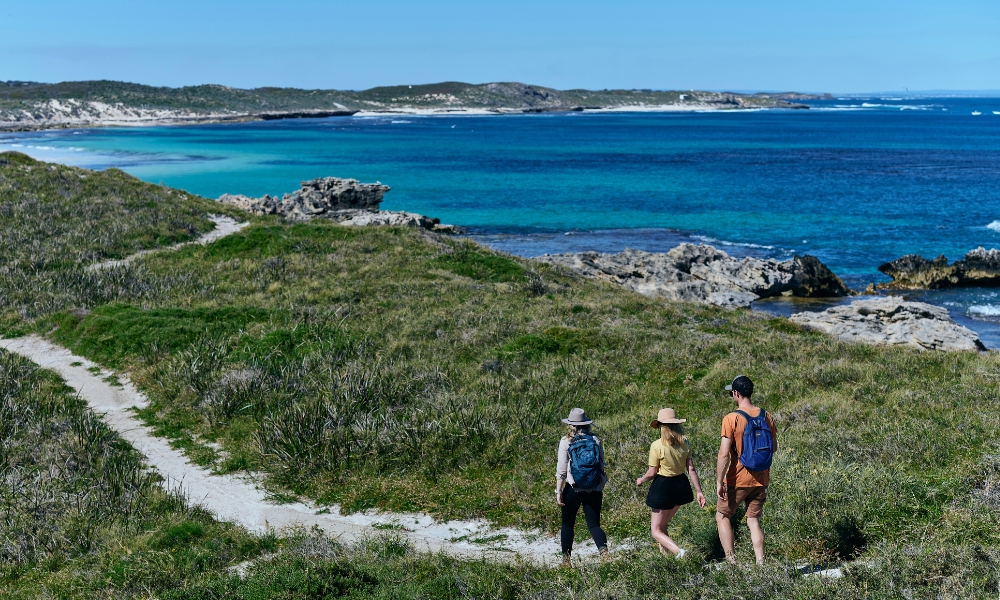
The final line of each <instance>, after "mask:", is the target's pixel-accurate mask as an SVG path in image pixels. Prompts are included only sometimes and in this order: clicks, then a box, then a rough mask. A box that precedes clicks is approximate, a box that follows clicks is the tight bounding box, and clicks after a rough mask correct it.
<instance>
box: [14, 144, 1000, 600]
mask: <svg viewBox="0 0 1000 600" xmlns="http://www.w3.org/2000/svg"><path fill="white" fill-rule="evenodd" d="M0 158H2V160H0V191H2V193H0V215H4V217H5V218H3V219H0V240H8V239H10V240H16V241H17V243H16V244H5V245H0V311H2V312H0V315H2V316H0V336H3V337H6V338H11V337H15V336H22V335H26V334H35V335H41V336H45V337H46V338H47V339H48V340H50V341H51V342H54V343H58V344H60V345H62V346H65V347H67V348H70V349H71V350H72V351H73V352H74V353H75V354H77V355H79V356H82V357H84V358H86V359H89V360H92V361H94V362H95V363H96V364H97V366H95V367H94V369H95V371H97V372H100V373H101V376H102V377H105V380H106V381H109V382H111V383H113V382H115V381H118V378H121V377H124V376H128V378H129V380H130V381H131V382H132V383H134V384H135V385H136V386H137V387H138V388H139V389H141V390H142V391H143V392H145V393H146V394H147V396H148V399H149V404H148V406H147V407H146V408H143V409H141V410H139V411H137V412H136V413H135V415H136V418H139V419H142V421H143V422H144V423H146V424H147V425H148V426H150V427H151V428H152V429H153V430H154V431H155V432H156V435H159V436H162V437H164V438H168V439H169V440H170V441H171V443H172V444H173V445H174V446H175V447H176V448H180V449H182V450H183V451H184V452H185V453H186V455H187V456H188V457H189V459H190V460H191V461H193V462H194V463H196V464H199V465H202V466H204V467H207V468H210V469H212V471H213V472H214V473H217V474H224V473H228V474H233V475H240V476H250V475H254V474H256V475H255V476H256V477H258V478H259V480H260V482H261V485H262V486H263V487H264V488H265V489H266V490H267V491H268V493H269V494H271V497H272V498H273V499H274V501H275V502H279V503H287V502H293V501H295V500H297V499H305V500H311V501H314V502H316V503H318V504H319V505H321V506H330V507H331V510H333V507H334V505H339V506H340V507H341V508H342V509H343V510H344V511H346V512H351V511H360V510H365V509H378V510H384V511H404V512H422V513H425V514H429V515H433V516H434V517H436V518H440V519H449V518H460V519H475V518H482V519H486V520H488V521H489V522H490V523H493V524H497V525H506V526H510V527H516V528H518V529H520V530H527V531H540V532H542V533H548V534H551V533H553V532H555V531H556V530H557V529H558V526H559V517H558V514H559V512H558V507H557V506H556V504H555V502H554V497H553V487H554V478H553V474H554V460H555V448H556V444H557V442H558V439H559V438H560V436H561V435H563V434H564V433H565V428H564V426H563V425H562V424H561V423H560V422H559V419H560V418H561V417H564V416H565V415H566V414H567V412H568V410H569V409H570V408H572V407H574V406H582V407H585V408H586V409H587V411H588V412H589V413H592V415H593V416H594V417H595V419H596V427H597V430H596V431H597V433H598V434H599V435H600V436H601V439H602V440H603V442H604V444H605V447H606V452H607V457H608V472H609V476H610V483H609V485H608V488H607V489H606V492H605V501H604V513H603V523H604V525H605V527H606V529H607V530H608V533H609V535H610V536H611V538H612V540H613V542H614V544H615V545H614V546H613V553H614V555H615V557H616V558H620V560H615V561H613V562H611V563H609V564H605V565H601V566H599V567H598V566H597V565H588V564H584V566H583V567H580V568H574V569H568V570H562V571H560V570H554V569H546V568H542V567H539V566H537V565H532V564H529V563H516V564H509V563H514V561H513V559H512V560H510V561H509V563H508V564H503V565H501V564H500V563H496V562H494V561H491V560H489V559H486V558H483V559H467V558H459V557H445V556H440V555H429V554H425V553H421V552H419V551H416V550H415V549H414V548H413V547H412V546H408V545H407V544H406V543H405V541H403V538H401V537H399V533H400V532H404V533H405V530H406V528H407V527H408V526H412V525H411V524H412V521H411V522H409V523H408V522H406V521H404V520H400V521H399V522H398V523H396V524H393V525H386V526H384V527H383V528H381V529H373V530H372V538H371V539H370V540H368V541H366V542H364V543H359V544H354V545H351V544H347V543H346V542H343V541H338V540H333V539H329V538H324V537H323V536H321V535H315V534H306V533H305V532H301V531H300V532H286V531H281V532H273V533H271V534H268V535H264V536H259V535H251V534H249V533H248V532H247V531H246V530H245V529H243V528H241V527H238V526H235V525H232V524H225V523H220V522H219V521H217V520H215V519H214V518H213V517H212V515H211V514H208V513H206V512H204V511H202V510H199V509H197V508H195V507H192V505H191V502H192V501H197V498H195V499H185V498H184V497H183V496H181V495H179V494H177V493H174V492H171V491H170V490H164V489H163V488H162V487H161V486H159V485H157V479H156V477H155V476H153V475H150V474H149V473H148V472H146V471H145V470H144V469H143V464H142V459H141V457H140V456H138V455H137V454H136V453H135V451H134V450H133V449H132V448H131V447H130V446H129V445H128V443H127V442H125V441H124V440H123V439H122V438H120V437H118V436H117V434H116V433H115V432H114V431H111V430H109V429H108V428H107V427H106V426H105V424H104V423H103V421H102V420H101V419H99V418H96V417H95V416H94V414H93V413H92V412H90V411H89V410H88V409H87V408H86V406H85V405H83V404H82V401H81V400H80V399H79V398H77V397H76V396H74V395H72V394H70V393H68V392H67V389H66V388H65V387H64V386H62V385H61V383H60V380H59V379H58V377H57V376H56V375H55V374H54V373H52V372H49V371H43V370H39V369H37V368H36V367H35V366H33V365H32V364H30V363H28V362H27V361H25V360H23V359H21V358H19V357H18V356H14V355H12V354H9V353H7V352H5V351H0V450H2V452H0V468H2V469H3V471H2V473H3V479H2V481H3V485H2V486H0V503H2V505H3V506H4V514H5V518H4V520H3V523H0V534H2V536H3V538H2V539H3V540H4V542H3V544H0V557H3V560H2V561H0V589H2V590H3V592H2V593H0V595H2V596H4V597H11V598H37V597H60V598H88V599H89V598H148V597H151V596H155V597H159V598H165V599H167V598H169V599H180V598H213V597H235V598H251V597H253V598H257V597H286V598H303V599H304V598H328V597H373V598H378V597H383V598H390V597H391V598H402V597H412V598H461V597H503V598H538V597H545V596H549V595H551V594H552V593H553V590H557V591H558V593H559V594H565V593H566V592H567V591H568V592H569V593H570V594H571V595H574V596H576V597H620V596H621V595H622V594H621V591H622V590H629V592H628V596H629V597H635V598H650V599H651V598H662V597H663V596H664V595H668V596H670V597H677V598H705V597H732V596H735V595H739V596H743V597H760V596H767V597H788V598H792V597H796V598H835V597H836V598H844V597H850V598H861V597H896V596H899V595H901V593H900V590H907V593H906V594H905V595H906V596H907V597H911V596H912V597H919V598H925V597H928V598H930V597H992V596H995V594H996V591H997V581H996V569H997V567H996V565H997V561H998V560H1000V559H998V556H1000V555H998V553H997V550H996V549H997V548H998V547H1000V535H998V533H997V532H998V531H1000V517H998V512H997V510H996V509H997V507H998V506H1000V462H998V460H997V458H996V451H995V446H996V443H997V433H996V432H997V431H998V430H1000V417H998V415H1000V410H997V408H998V406H997V397H998V391H1000V387H998V377H997V373H998V372H1000V358H998V357H997V356H996V354H995V353H979V352H954V353H947V354H945V353H929V352H924V353H921V352H917V351H913V350H909V349H905V348H884V347H870V346H860V345H852V344H846V343H843V342H840V341H837V340H836V339H834V338H832V337H830V336H827V335H824V334H820V333H815V332H810V331H806V330H804V329H802V328H800V327H799V326H797V325H795V324H793V323H791V322H789V321H788V320H787V319H779V318H770V317H767V316H764V315H761V314H758V313H753V312H750V311H746V310H726V309H723V308H717V307H711V306H703V305H697V304H691V303H684V302H674V301H670V300H664V299H656V298H649V297H645V296H642V295H639V294H637V293H635V292H632V291H630V290H626V289H623V288H621V287H618V286H615V285H613V284H610V283H606V282H599V281H592V280H589V279H586V278H584V277H582V276H580V275H577V274H574V273H573V272H570V271H568V270H565V269H562V268H560V267H556V266H551V265H547V264H543V263H538V262H535V261H531V260H525V259H520V258H517V257H512V256H508V255H503V254H500V253H497V252H494V251H492V250H490V249H488V248H485V247H482V246H479V245H476V244H473V243H470V242H468V241H466V240H463V239H461V238H455V237H453V236H443V235H438V234H435V233H432V232H428V231H425V230H422V229H419V228H409V229H407V228H395V227H345V226H341V225H338V224H337V223H334V222H331V221H329V220H325V219H317V220H313V221H308V222H290V221H287V220H284V219H282V218H280V217H279V216H277V215H269V216H259V217H253V216H250V215H246V214H244V215H242V218H244V219H248V220H249V221H250V224H249V225H248V226H247V227H246V228H244V229H242V230H240V231H238V232H236V233H233V234H231V235H229V236H227V237H224V238H222V239H219V240H217V241H215V242H212V243H210V244H207V245H198V244H190V245H187V246H184V247H183V248H179V249H176V250H169V249H167V250H163V251H161V252H158V253H153V254H146V255H143V256H141V257H139V258H137V259H135V260H133V261H129V262H122V263H121V264H119V265H117V266H113V267H109V268H102V269H96V270H95V269H88V265H90V264H93V262H95V261H101V260H104V259H106V258H111V257H117V256H121V255H122V254H124V253H127V252H129V251H133V250H144V249H150V248H152V247H156V246H170V245H172V244H176V243H177V242H178V241H185V240H189V239H192V238H193V237H194V236H195V235H197V233H199V232H201V231H203V230H204V229H206V228H208V227H210V226H211V225H210V222H209V220H208V217H209V216H210V215H211V214H212V213H216V212H226V211H232V210H235V209H232V208H231V207H227V206H225V205H222V204H219V203H214V202H212V201H210V200H207V199H204V198H198V197H195V196H193V195H191V194H187V193H185V192H182V191H180V190H171V189H169V188H165V187H162V186H152V185H150V184H146V183H143V182H141V181H138V180H136V179H133V178H130V177H128V176H127V175H125V174H123V173H121V172H118V171H107V172H104V173H94V172H91V171H85V170H82V169H73V168H69V167H64V166H60V165H53V164H47V163H43V162H39V161H35V160H32V159H30V158H28V157H26V156H23V155H18V154H12V153H8V154H0ZM318 175H319V174H318ZM342 175H350V174H349V173H345V174H342ZM84 216H86V218H85V219H83V217H84ZM81 219H83V220H84V221H86V224H84V223H83V222H82V220H81ZM37 221H45V224H44V227H42V226H39V225H36V224H35V223H36V222H37ZM164 223H166V225H165V224H164ZM29 227H33V228H34V229H31V230H30V231H31V233H30V235H28V234H24V233H21V231H20V230H22V229H25V228H29ZM85 228H89V231H91V232H93V235H97V234H98V232H102V231H107V232H108V233H107V234H105V236H106V237H105V238H102V240H103V241H102V243H101V244H100V246H102V247H103V246H104V245H109V246H110V247H111V248H112V251H111V252H103V251H102V250H101V249H100V248H95V247H93V245H92V240H91V239H90V237H88V236H84V235H80V234H79V231H80V230H83V229H85ZM77 366H80V365H79V364H78V365H77ZM102 368H103V369H104V370H105V371H107V373H111V374H107V375H105V374H104V372H102V371H101V369H102ZM740 373H745V374H747V375H749V376H751V377H752V378H753V379H754V381H755V382H756V384H757V390H758V393H757V394H755V396H754V397H755V399H756V400H757V401H758V402H759V403H760V404H761V405H762V406H764V407H765V408H766V409H767V410H768V411H769V412H770V413H771V414H772V415H773V416H774V418H775V420H776V422H777V424H778V429H779V435H780V445H779V451H778V453H777V455H776V457H775V463H774V469H773V474H772V481H771V487H770V489H769V492H768V502H767V506H766V509H765V515H764V525H765V528H766V531H767V534H768V536H769V537H768V548H769V552H770V554H769V563H768V565H767V566H765V567H762V568H760V569H746V568H744V567H743V566H728V565H726V564H725V562H724V561H719V548H718V538H717V535H716V531H715V521H714V518H713V516H712V506H711V505H709V507H708V508H707V509H706V510H704V511H703V510H700V509H698V508H697V507H696V506H694V505H688V506H685V507H682V508H681V509H680V511H679V512H678V514H677V516H676V517H675V519H674V521H673V522H672V523H671V533H672V534H673V535H674V536H675V539H677V540H679V542H680V543H681V545H682V546H684V547H686V548H688V549H690V550H691V552H690V553H689V555H688V557H687V558H685V559H684V560H669V561H667V560H664V559H663V558H662V557H661V556H660V555H659V553H658V552H657V551H656V548H655V546H654V545H653V543H652V542H651V541H650V540H649V537H648V527H649V511H648V509H647V507H646V506H645V504H644V490H639V491H636V489H635V485H634V479H635V477H636V476H637V475H638V474H639V473H641V472H643V471H644V470H645V468H646V457H647V456H648V447H649V443H650V442H651V441H652V439H653V437H654V436H655V432H654V431H652V430H650V429H649V427H648V423H649V420H650V419H651V415H655V411H656V410H657V409H658V408H661V407H663V406H671V407H673V408H675V409H677V411H678V413H679V414H680V415H681V416H682V417H683V418H686V419H688V421H687V423H686V424H685V427H686V432H687V435H688V439H689V441H690V443H691V447H692V449H693V453H694V454H693V456H694V460H695V464H696V465H697V467H698V468H699V470H700V472H701V475H702V478H703V482H704V483H705V485H706V487H707V489H708V490H709V491H711V490H712V486H713V481H712V480H713V471H714V465H715V454H716V450H717V448H718V443H719V422H720V420H721V419H722V417H723V416H724V415H725V414H726V413H727V412H728V411H729V410H730V408H731V406H732V405H731V402H730V401H729V400H728V398H727V397H726V396H725V395H724V394H723V393H722V388H723V386H724V385H725V384H726V383H727V382H728V381H730V380H731V379H732V377H733V376H734V375H736V374H740ZM171 489H174V488H171ZM709 496H711V494H709ZM710 502H714V499H710ZM580 521H581V522H580V523H579V529H578V532H579V535H580V536H581V537H583V536H585V535H586V534H585V527H584V524H583V523H582V519H581V520H580ZM738 531H739V532H740V533H739V535H740V536H741V537H740V538H739V540H738V548H739V559H740V560H741V561H744V562H752V560H753V559H752V554H751V551H750V543H749V539H747V536H746V533H745V531H746V530H745V528H743V527H741V528H739V529H738ZM455 537H456V538H458V537H460V534H458V533H456V534H455ZM470 539H472V541H474V542H475V543H476V544H479V545H481V546H482V548H483V549H489V548H491V547H493V545H494V544H496V543H497V540H496V539H490V538H482V539H480V538H476V537H475V536H470ZM552 552H553V554H555V553H556V552H557V543H556V541H555V540H553V541H552ZM246 561H252V562H249V563H248V562H246ZM706 561H711V562H712V563H713V565H714V567H715V569H713V570H707V569H706ZM802 563H809V564H828V563H838V564H839V563H845V565H844V569H843V575H844V576H843V577H841V578H839V579H835V580H834V579H820V578H815V577H801V576H799V575H798V574H797V571H796V569H795V567H794V565H796V564H802ZM239 573H242V574H243V575H242V577H241V576H240V575H239ZM709 574H710V575H709ZM692 582H694V583H692ZM255 590H256V591H255ZM302 590H319V591H316V592H311V593H310V594H307V593H305V592H303V591H302ZM633 591H634V593H633Z"/></svg>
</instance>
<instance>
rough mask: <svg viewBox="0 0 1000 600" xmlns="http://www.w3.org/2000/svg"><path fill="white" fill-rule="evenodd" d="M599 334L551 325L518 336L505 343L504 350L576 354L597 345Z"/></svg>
mask: <svg viewBox="0 0 1000 600" xmlns="http://www.w3.org/2000/svg"><path fill="white" fill-rule="evenodd" d="M596 338H597V334H595V333H594V332H589V331H581V330H578V329H573V328H569V327H550V328H548V329H546V330H545V331H543V332H541V333H529V334H526V335H522V336H518V337H516V338H514V339H513V340H511V341H510V342H508V343H506V344H504V346H503V347H502V348H501V351H502V352H507V353H519V354H522V355H524V356H529V357H530V356H535V355H538V354H542V353H549V354H574V353H576V352H580V351H583V350H586V349H587V348H593V347H595V346H596V345H597V343H598V340H597V339H596Z"/></svg>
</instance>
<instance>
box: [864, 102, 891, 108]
mask: <svg viewBox="0 0 1000 600" xmlns="http://www.w3.org/2000/svg"><path fill="white" fill-rule="evenodd" d="M861 106H862V108H879V107H880V106H885V104H872V103H871V102H862V103H861Z"/></svg>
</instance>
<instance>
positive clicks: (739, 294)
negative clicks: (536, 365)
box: [536, 244, 852, 308]
mask: <svg viewBox="0 0 1000 600" xmlns="http://www.w3.org/2000/svg"><path fill="white" fill-rule="evenodd" d="M536 260H541V261H544V262H548V263H552V264H558V265H562V266H565V267H569V268H571V269H573V270H575V271H578V272H580V273H582V274H583V275H586V276H588V277H593V278H595V279H602V280H605V281H610V282H612V283H616V284H618V285H621V286H624V287H626V288H629V289H632V290H635V291H637V292H639V293H641V294H645V295H647V296H658V297H661V298H668V299H671V300H678V301H684V302H702V303H708V304H715V305H717V306H724V307H727V308H741V307H748V306H750V304H751V303H752V302H753V301H754V300H757V299H758V298H765V297H768V296H777V295H779V294H784V293H790V294H794V295H800V296H811V297H824V296H846V295H849V294H851V293H852V292H851V289H850V288H848V287H847V286H846V285H844V283H843V282H842V281H840V279H839V278H838V277H837V276H836V275H834V274H833V273H832V272H831V271H830V270H829V269H828V268H827V267H826V266H825V265H824V264H823V263H821V262H819V260H817V259H816V258H815V257H812V256H802V257H800V256H796V257H795V258H793V259H792V260H786V261H783V262H779V261H777V260H774V259H766V260H765V259H759V258H744V259H737V258H733V257H731V256H729V255H728V254H726V253H725V252H723V251H722V250H719V249H718V248H714V247H712V246H708V245H704V244H700V245H694V244H681V245H679V246H677V247H676V248H673V249H672V250H670V251H669V252H667V253H665V254H659V253H652V252H643V251H642V250H634V249H631V248H629V249H626V250H625V251H623V252H619V253H618V254H603V253H599V252H580V253H577V254H551V255H550V254H546V255H543V256H539V257H537V258H536Z"/></svg>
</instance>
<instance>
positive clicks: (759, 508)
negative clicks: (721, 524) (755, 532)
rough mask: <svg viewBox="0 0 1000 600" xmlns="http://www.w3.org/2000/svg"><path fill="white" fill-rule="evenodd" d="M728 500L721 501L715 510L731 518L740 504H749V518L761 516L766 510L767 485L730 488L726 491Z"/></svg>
mask: <svg viewBox="0 0 1000 600" xmlns="http://www.w3.org/2000/svg"><path fill="white" fill-rule="evenodd" d="M726 500H727V501H726V502H725V503H724V502H722V501H719V504H718V505H717V506H716V508H715V510H716V511H717V512H718V513H719V514H720V515H722V516H723V517H726V518H729V517H732V516H733V515H734V514H736V509H737V508H739V506H740V504H743V503H744V502H746V504H747V518H748V519H756V518H760V514H761V513H762V512H763V511H764V501H766V500H767V486H766V485H762V486H757V487H749V488H735V487H731V488H729V490H728V492H727V493H726Z"/></svg>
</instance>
